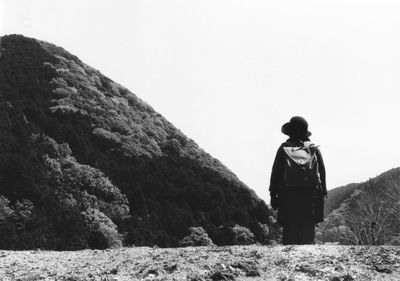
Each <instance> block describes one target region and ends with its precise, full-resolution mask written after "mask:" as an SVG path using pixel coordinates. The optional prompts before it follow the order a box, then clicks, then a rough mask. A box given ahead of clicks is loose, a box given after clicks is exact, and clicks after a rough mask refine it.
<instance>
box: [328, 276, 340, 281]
mask: <svg viewBox="0 0 400 281" xmlns="http://www.w3.org/2000/svg"><path fill="white" fill-rule="evenodd" d="M329 281H340V278H339V277H338V276H333V277H331V279H329Z"/></svg>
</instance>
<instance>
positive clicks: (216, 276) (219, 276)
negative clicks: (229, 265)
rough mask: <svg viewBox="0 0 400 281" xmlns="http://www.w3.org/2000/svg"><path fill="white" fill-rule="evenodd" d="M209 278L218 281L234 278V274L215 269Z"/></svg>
mask: <svg viewBox="0 0 400 281" xmlns="http://www.w3.org/2000/svg"><path fill="white" fill-rule="evenodd" d="M210 278H211V280H213V281H219V280H235V275H233V274H232V273H230V272H227V271H217V272H214V273H213V274H212V275H211V276H210Z"/></svg>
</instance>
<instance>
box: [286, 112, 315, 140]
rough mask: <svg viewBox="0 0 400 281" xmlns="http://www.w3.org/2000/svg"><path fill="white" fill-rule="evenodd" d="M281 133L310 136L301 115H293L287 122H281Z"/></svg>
mask: <svg viewBox="0 0 400 281" xmlns="http://www.w3.org/2000/svg"><path fill="white" fill-rule="evenodd" d="M281 131H282V133H284V134H285V135H288V136H290V137H291V136H301V137H302V136H306V137H309V136H311V132H310V131H308V123H307V121H306V119H304V118H303V117H301V116H294V117H292V118H291V119H290V121H289V122H287V123H285V124H283V126H282V129H281Z"/></svg>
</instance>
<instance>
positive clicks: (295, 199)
mask: <svg viewBox="0 0 400 281" xmlns="http://www.w3.org/2000/svg"><path fill="white" fill-rule="evenodd" d="M307 140H308V139H307ZM289 143H292V144H295V145H296V146H300V145H301V142H300V141H299V140H294V139H289V140H287V142H285V143H283V144H282V145H281V146H280V147H279V149H278V152H277V153H276V157H275V161H274V165H273V167H272V172H271V182H270V187H269V191H270V195H271V205H272V207H273V208H275V209H277V210H278V223H279V224H280V225H281V226H285V225H290V224H294V223H306V224H316V223H318V222H322V221H323V219H324V199H325V196H326V194H327V190H326V176H325V165H324V161H323V159H322V155H321V152H320V151H319V149H318V148H317V151H316V157H317V161H318V166H319V173H320V177H321V184H319V185H317V186H304V187H286V186H285V185H284V183H283V170H284V165H285V155H284V153H285V151H284V149H283V147H285V146H290V144H289Z"/></svg>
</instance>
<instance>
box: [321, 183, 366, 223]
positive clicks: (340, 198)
mask: <svg viewBox="0 0 400 281" xmlns="http://www.w3.org/2000/svg"><path fill="white" fill-rule="evenodd" d="M358 186H360V184H359V183H350V184H348V185H345V186H340V187H336V188H334V189H330V190H328V198H327V199H326V200H325V205H324V217H326V216H327V215H329V214H330V213H331V212H332V211H333V210H335V209H337V208H339V207H340V205H341V204H342V203H343V202H344V201H345V200H346V199H348V198H349V197H350V196H351V195H352V194H353V192H354V190H355V189H357V187H358Z"/></svg>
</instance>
